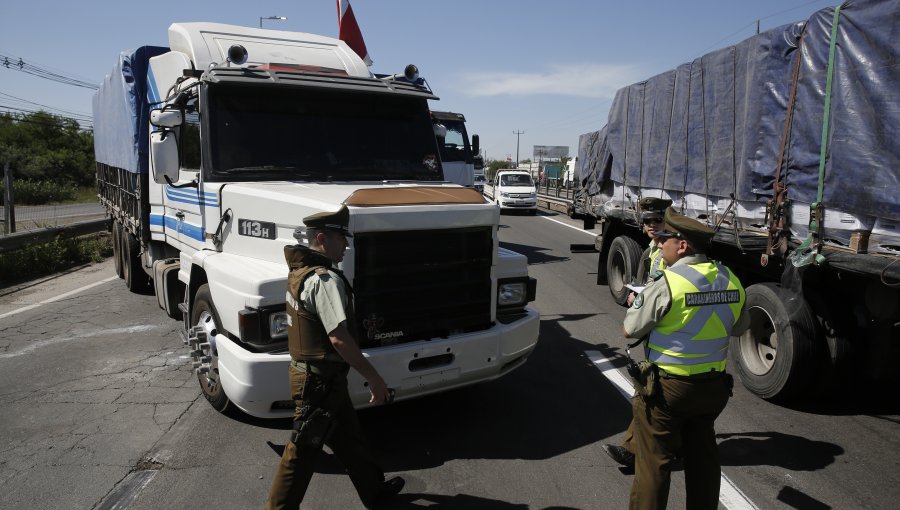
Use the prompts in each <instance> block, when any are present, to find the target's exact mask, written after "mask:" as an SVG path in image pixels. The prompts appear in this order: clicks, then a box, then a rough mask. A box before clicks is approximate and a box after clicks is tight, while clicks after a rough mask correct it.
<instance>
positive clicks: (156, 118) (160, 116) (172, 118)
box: [150, 110, 184, 128]
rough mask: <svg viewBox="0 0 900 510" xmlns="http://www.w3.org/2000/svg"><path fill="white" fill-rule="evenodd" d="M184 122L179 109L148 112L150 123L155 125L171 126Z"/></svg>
mask: <svg viewBox="0 0 900 510" xmlns="http://www.w3.org/2000/svg"><path fill="white" fill-rule="evenodd" d="M183 123H184V115H182V114H181V110H153V111H151V112H150V124H151V125H153V126H156V127H163V128H173V127H178V126H180V125H182V124H183Z"/></svg>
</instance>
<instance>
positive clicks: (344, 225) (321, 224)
mask: <svg viewBox="0 0 900 510" xmlns="http://www.w3.org/2000/svg"><path fill="white" fill-rule="evenodd" d="M303 224H304V225H306V228H319V229H328V230H335V231H338V232H340V233H342V234H344V235H345V236H347V237H353V235H352V234H350V228H349V226H350V210H349V209H347V206H346V205H345V206H343V207H341V208H340V209H338V210H337V211H323V212H319V213H316V214H311V215H309V216H307V217H306V218H303Z"/></svg>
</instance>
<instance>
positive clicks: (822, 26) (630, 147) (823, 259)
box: [572, 0, 900, 399]
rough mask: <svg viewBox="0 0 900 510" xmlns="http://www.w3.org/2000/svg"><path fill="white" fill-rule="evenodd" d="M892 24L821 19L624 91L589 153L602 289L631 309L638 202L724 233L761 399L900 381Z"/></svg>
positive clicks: (865, 8)
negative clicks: (649, 200) (664, 205)
mask: <svg viewBox="0 0 900 510" xmlns="http://www.w3.org/2000/svg"><path fill="white" fill-rule="evenodd" d="M898 25H900V2H898V1H897V0H873V1H867V2H863V1H856V0H850V1H847V2H845V3H844V4H842V5H840V6H838V7H833V8H827V9H822V10H820V11H818V12H816V13H814V14H813V15H812V16H811V17H810V18H809V19H808V20H807V21H803V22H798V23H792V24H789V25H785V26H782V27H779V28H776V29H773V30H770V31H768V32H765V33H762V34H758V35H756V36H754V37H751V38H749V39H747V40H745V41H742V42H740V43H738V44H736V45H734V46H730V47H727V48H723V49H720V50H717V51H714V52H712V53H709V54H706V55H703V56H702V57H699V58H697V59H695V60H693V61H692V62H689V63H686V64H683V65H681V66H679V67H678V68H677V69H674V70H671V71H668V72H665V73H662V74H659V75H657V76H654V77H652V78H649V79H647V80H646V81H642V82H639V83H636V84H633V85H630V86H627V87H625V88H623V89H621V90H619V91H618V93H617V94H616V96H615V99H614V101H613V103H612V105H611V107H610V113H609V119H608V123H607V124H606V126H605V127H603V128H602V129H601V130H599V131H596V132H592V133H587V134H585V135H582V136H581V138H580V140H579V153H578V174H579V176H580V186H581V188H580V190H579V192H578V193H577V194H576V203H575V204H573V208H572V211H573V213H574V214H578V215H581V216H583V217H585V227H586V228H595V227H596V228H598V229H599V231H600V233H599V235H598V236H597V237H596V240H595V248H596V251H598V252H599V253H600V257H599V261H598V266H597V276H598V278H597V280H598V283H606V284H608V286H609V290H610V292H611V294H612V296H613V298H614V299H615V300H616V301H618V302H620V303H622V302H624V300H625V298H626V297H627V293H628V292H629V290H628V289H627V288H625V284H627V283H630V282H631V281H632V280H633V279H634V278H639V279H641V277H639V276H638V273H639V267H640V266H641V258H642V251H643V250H644V247H646V246H647V244H648V239H647V237H646V236H645V235H643V234H642V233H641V230H640V222H639V217H640V215H639V213H640V211H639V210H638V206H637V204H638V201H639V200H640V199H641V198H642V197H662V198H668V199H671V200H672V201H673V207H674V208H675V209H676V210H677V211H678V212H681V213H683V214H687V215H689V216H691V217H693V218H696V219H698V220H700V221H702V222H704V223H705V224H707V225H709V226H711V227H713V228H715V230H716V235H715V237H714V240H713V244H712V255H713V256H714V257H715V258H719V259H721V260H723V261H724V262H725V263H726V264H727V265H729V266H730V267H732V268H733V269H734V270H735V271H737V272H738V273H739V274H740V276H741V279H742V281H743V282H744V284H745V286H746V288H747V301H746V306H747V310H748V312H749V314H750V318H751V321H752V326H751V327H750V330H749V331H748V332H747V333H745V334H744V335H742V336H741V337H739V338H734V339H733V340H732V344H731V349H730V351H731V357H732V359H731V367H733V370H734V371H735V372H736V373H737V374H739V375H740V378H741V380H742V381H743V384H744V385H745V386H746V387H747V388H748V389H749V390H750V391H751V392H753V393H755V394H756V395H758V396H760V397H763V398H767V399H778V398H790V397H794V396H799V395H808V394H809V393H808V391H809V390H810V389H812V388H814V387H819V386H822V385H823V383H833V382H836V381H841V380H845V378H846V377H848V376H850V377H852V376H860V375H865V376H867V377H872V378H875V379H896V375H895V374H896V373H897V371H896V369H895V368H894V360H895V359H896V357H897V355H898V354H900V193H898V190H900V144H898V143H897V140H898V139H900V93H898V91H900V68H898V67H897V65H896V62H897V55H898V53H900V51H898V50H900V39H897V38H896V37H895V32H896V27H897V26H898ZM824 386H825V387H828V385H827V384H825V385H824Z"/></svg>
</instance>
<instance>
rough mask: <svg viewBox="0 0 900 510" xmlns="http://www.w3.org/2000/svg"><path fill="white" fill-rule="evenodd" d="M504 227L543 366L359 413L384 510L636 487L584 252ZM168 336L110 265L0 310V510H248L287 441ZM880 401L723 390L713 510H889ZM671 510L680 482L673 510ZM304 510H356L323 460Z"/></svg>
mask: <svg viewBox="0 0 900 510" xmlns="http://www.w3.org/2000/svg"><path fill="white" fill-rule="evenodd" d="M501 219H502V226H501V229H500V238H501V240H502V242H503V245H504V246H506V247H508V248H511V249H514V250H517V251H520V252H521V253H524V254H525V255H527V256H528V259H529V263H530V267H529V270H530V272H531V275H532V276H535V277H536V278H537V279H538V298H537V302H536V303H535V306H536V308H538V309H539V310H540V312H541V319H542V320H541V335H540V341H539V344H538V347H537V349H536V350H535V352H534V353H533V355H532V356H531V357H530V359H529V361H528V362H527V363H526V364H525V365H524V366H522V367H521V368H519V369H517V370H516V371H514V372H512V373H511V374H509V375H508V376H506V377H504V378H502V379H500V380H497V381H494V382H491V383H486V384H481V385H478V386H474V387H470V388H465V389H461V390H457V391H453V392H449V393H444V394H440V395H435V396H432V397H428V398H424V399H419V400H413V401H407V402H400V403H397V404H394V405H391V406H387V407H384V408H378V409H369V410H365V411H361V412H360V419H361V421H362V423H363V427H364V430H365V431H366V433H367V435H368V437H369V439H370V441H371V443H372V445H373V447H374V448H375V449H376V452H377V455H378V457H379V458H380V459H382V460H383V463H384V468H385V469H386V471H388V472H389V474H392V473H397V474H401V475H402V476H404V477H405V478H406V479H407V486H406V489H405V490H404V492H403V494H402V495H401V497H400V498H398V502H397V504H396V505H395V508H400V509H419V508H436V509H475V510H479V509H500V510H506V509H551V508H552V509H566V508H573V509H594V508H623V507H626V506H627V499H628V492H629V489H630V485H631V479H632V476H631V474H630V473H628V472H623V471H622V470H620V469H619V468H618V467H616V466H615V465H614V463H613V462H612V461H611V460H610V459H608V458H607V457H606V455H605V454H604V453H603V451H602V450H601V448H600V446H601V444H603V443H604V442H618V441H619V439H620V438H621V434H622V432H623V431H624V430H625V428H626V426H627V425H628V422H629V420H630V406H629V403H628V401H627V400H626V398H625V397H624V396H623V394H622V390H621V389H620V386H621V385H622V384H623V381H624V378H622V377H621V375H620V372H619V371H618V370H617V369H616V368H615V367H617V366H619V365H621V364H622V356H623V354H624V342H623V340H622V338H621V335H620V331H621V320H622V316H623V314H624V309H622V308H620V307H618V306H616V305H615V304H614V303H613V302H612V300H611V299H610V297H609V293H608V291H607V289H606V287H604V286H597V285H596V284H595V283H594V282H595V278H596V275H595V272H596V262H597V259H596V257H597V256H596V255H591V254H570V253H569V249H568V247H569V244H570V243H589V242H591V238H590V234H589V233H586V232H584V231H580V230H579V229H577V228H572V227H571V226H572V225H577V223H576V222H574V221H571V220H569V219H568V218H565V217H562V216H556V215H551V214H549V213H541V214H539V215H538V216H535V217H531V216H506V215H504V216H503V217H502V218H501ZM70 292H71V294H70ZM0 294H4V292H2V291H0ZM179 326H180V323H177V322H175V321H172V320H170V319H168V318H167V317H166V316H165V314H164V312H163V311H162V310H160V309H159V308H158V307H157V305H156V299H155V298H154V297H153V296H145V295H135V294H131V293H129V292H128V291H127V290H126V289H125V287H124V285H123V284H122V283H121V282H120V281H119V280H118V279H117V278H115V275H114V271H113V267H112V264H111V263H110V262H109V261H107V262H105V263H102V264H98V265H94V266H91V267H89V268H86V269H83V270H80V271H77V272H74V273H71V274H66V275H61V276H58V277H56V278H53V279H51V280H48V281H46V282H43V283H40V284H37V285H34V286H30V287H27V288H25V289H22V290H19V291H17V292H13V293H8V294H6V295H3V296H2V297H0V493H2V494H3V495H4V496H3V497H2V498H0V509H22V508H45V509H53V508H60V509H72V508H85V509H90V508H97V509H101V508H103V509H111V508H118V509H126V508H127V509H159V508H189V507H201V506H202V507H211V508H223V509H232V508H233V509H245V508H259V507H261V506H262V504H263V502H264V500H265V498H266V494H267V491H268V488H269V485H270V483H271V475H272V474H273V472H274V469H275V464H276V463H277V462H278V457H279V452H280V448H281V447H282V446H283V444H284V443H285V441H286V439H287V438H288V435H289V427H290V424H289V422H287V421H280V420H276V421H263V420H256V419H251V418H248V417H246V416H242V415H239V414H226V415H221V414H218V413H216V412H214V411H213V410H212V409H211V408H210V407H209V406H208V405H207V403H206V402H205V400H203V398H202V397H201V396H200V395H199V391H198V388H197V386H196V382H195V380H194V378H193V376H192V374H191V371H190V365H189V359H188V358H187V348H186V347H183V346H182V344H181V340H180V338H179V336H178V334H177V328H178V327H179ZM604 359H605V360H608V361H603V360H604ZM604 370H605V372H604ZM617 383H618V384H617ZM625 384H627V382H626V383H625ZM891 390H892V389H891V388H881V387H877V386H866V385H863V384H860V385H859V388H849V389H848V390H847V393H846V394H844V395H842V396H840V397H835V398H832V399H831V400H826V401H824V402H820V401H813V400H812V399H811V400H810V401H809V402H804V403H803V404H802V407H796V408H787V407H781V406H777V405H774V404H771V403H768V402H765V401H762V400H759V399H757V398H756V397H754V396H752V395H750V394H748V393H747V392H746V391H745V390H744V389H743V388H742V387H740V386H738V387H737V388H736V389H735V395H734V398H733V399H732V401H731V402H730V403H729V405H728V407H727V408H726V411H725V413H724V414H723V415H722V416H721V417H720V419H719V421H718V422H717V432H718V435H719V444H720V452H721V458H722V464H723V474H724V476H725V479H726V485H729V484H728V482H730V484H732V485H733V488H732V487H731V485H729V487H727V490H728V492H727V494H726V497H723V501H724V502H723V504H722V505H721V507H722V508H735V509H736V508H754V507H756V508H765V509H767V508H803V509H826V508H867V509H868V508H873V509H875V508H885V509H887V508H895V507H896V501H897V500H898V499H900V483H898V482H900V470H898V467H900V466H898V464H900V444H898V443H900V425H898V423H900V404H898V401H897V397H895V396H893V392H892V391H891ZM683 501H684V493H683V475H682V473H681V472H677V473H676V474H675V475H674V477H673V485H672V494H671V495H670V508H676V509H678V508H683V507H684V504H683ZM304 508H326V509H332V508H333V509H345V508H361V505H360V503H359V501H358V498H357V497H356V494H355V491H354V490H353V487H352V485H351V484H350V481H349V479H348V478H347V477H346V476H344V475H342V474H341V468H340V466H339V464H337V463H336V462H335V461H334V459H333V458H332V457H331V456H330V455H326V456H325V457H324V460H323V461H322V463H321V466H320V469H319V470H318V473H317V474H316V475H315V476H314V478H313V481H312V484H311V486H310V490H309V492H308V494H307V499H306V501H305V502H304Z"/></svg>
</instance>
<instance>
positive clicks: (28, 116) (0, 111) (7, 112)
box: [0, 105, 94, 131]
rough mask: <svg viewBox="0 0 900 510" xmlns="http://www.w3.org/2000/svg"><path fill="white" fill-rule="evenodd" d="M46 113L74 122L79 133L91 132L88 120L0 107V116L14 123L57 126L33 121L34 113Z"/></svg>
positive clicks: (12, 107) (90, 123)
mask: <svg viewBox="0 0 900 510" xmlns="http://www.w3.org/2000/svg"><path fill="white" fill-rule="evenodd" d="M41 112H43V113H48V114H49V115H51V116H53V117H57V118H60V119H63V120H69V121H72V122H75V124H77V125H78V129H79V130H80V131H93V130H94V127H93V123H92V122H91V121H89V120H87V121H85V120H79V119H74V118H72V117H66V116H64V115H56V114H53V113H49V112H44V111H43V110H28V109H25V108H16V107H14V106H7V105H0V116H7V117H9V118H11V119H12V120H13V121H15V122H24V123H26V124H37V125H40V126H56V125H57V124H55V123H53V122H45V121H40V120H35V119H34V117H33V115H34V114H35V113H41Z"/></svg>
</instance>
